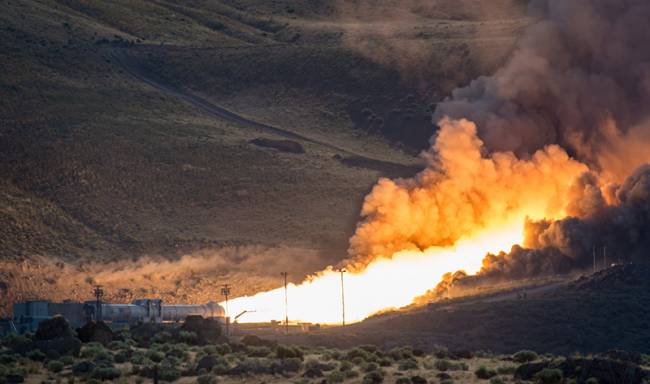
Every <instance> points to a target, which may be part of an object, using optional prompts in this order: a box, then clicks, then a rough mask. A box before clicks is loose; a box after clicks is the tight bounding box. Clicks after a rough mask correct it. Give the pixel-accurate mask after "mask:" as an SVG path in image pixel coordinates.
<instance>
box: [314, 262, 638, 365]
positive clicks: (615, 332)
mask: <svg viewBox="0 0 650 384" xmlns="http://www.w3.org/2000/svg"><path fill="white" fill-rule="evenodd" d="M649 282H650V266H648V265H641V264H640V265H632V264H628V265H620V266H615V267H611V268H608V269H605V270H602V271H599V272H597V273H596V274H593V275H586V276H582V277H580V278H578V279H576V280H572V281H570V282H568V283H567V284H563V285H557V286H555V287H553V289H548V290H538V292H537V293H536V292H535V291H534V290H529V292H528V295H527V297H526V298H525V299H521V298H518V297H516V296H514V295H512V296H511V295H498V296H496V297H492V296H487V297H485V298H481V299H470V300H465V299H459V300H451V301H442V302H437V303H432V304H430V305H429V306H428V307H427V308H425V309H417V310H413V311H411V312H408V311H407V312H405V313H401V314H400V313H398V314H387V315H379V316H376V317H374V318H370V319H368V320H366V321H364V322H362V323H359V324H356V325H352V326H348V327H347V329H346V330H345V331H341V330H330V331H328V332H325V335H327V336H326V337H323V338H321V337H320V336H311V339H310V342H312V343H313V342H316V343H324V344H326V345H337V346H351V345H354V344H355V343H356V344H359V343H361V344H363V343H367V342H370V343H374V344H377V345H380V346H383V347H392V346H395V345H402V344H407V345H414V346H417V347H419V348H423V349H425V350H431V349H432V348H434V347H446V348H449V349H450V350H485V351H492V352H495V353H514V352H516V351H519V350H523V349H532V350H535V351H538V352H542V353H546V352H548V353H553V354H561V355H565V356H569V355H571V354H572V353H574V352H581V353H602V352H606V351H608V350H611V349H621V350H626V351H630V352H637V353H646V354H647V353H648V352H649V351H650V350H649V349H648V345H650V344H649V341H650V332H649V331H648V330H649V327H648V325H649V324H648V319H647V318H646V317H645V316H639V314H643V313H647V308H648V305H649V304H650V295H648V292H649V290H648V288H649V286H648V285H649ZM513 296H514V297H513ZM337 335H338V336H337Z"/></svg>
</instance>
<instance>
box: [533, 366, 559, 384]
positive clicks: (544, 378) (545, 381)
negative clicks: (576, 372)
mask: <svg viewBox="0 0 650 384" xmlns="http://www.w3.org/2000/svg"><path fill="white" fill-rule="evenodd" d="M563 378H564V375H563V374H562V371H561V370H559V369H553V368H544V369H542V370H541V371H539V372H538V373H537V374H536V375H535V380H536V382H537V383H540V384H559V383H561V382H562V379H563Z"/></svg>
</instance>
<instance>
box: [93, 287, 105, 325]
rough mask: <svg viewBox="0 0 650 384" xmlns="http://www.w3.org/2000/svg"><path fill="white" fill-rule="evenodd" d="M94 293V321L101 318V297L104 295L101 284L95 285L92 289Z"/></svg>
mask: <svg viewBox="0 0 650 384" xmlns="http://www.w3.org/2000/svg"><path fill="white" fill-rule="evenodd" d="M93 293H94V294H95V311H96V312H95V321H101V320H102V297H104V289H102V286H101V285H95V288H94V289H93Z"/></svg>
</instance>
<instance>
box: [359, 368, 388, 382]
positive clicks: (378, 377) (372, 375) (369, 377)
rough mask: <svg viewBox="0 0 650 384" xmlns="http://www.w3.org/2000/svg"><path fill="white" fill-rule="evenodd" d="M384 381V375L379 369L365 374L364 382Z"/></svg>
mask: <svg viewBox="0 0 650 384" xmlns="http://www.w3.org/2000/svg"><path fill="white" fill-rule="evenodd" d="M383 382H384V375H383V374H382V373H381V372H379V371H372V372H368V373H366V374H365V376H363V384H379V383H383Z"/></svg>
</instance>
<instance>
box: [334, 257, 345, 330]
mask: <svg viewBox="0 0 650 384" xmlns="http://www.w3.org/2000/svg"><path fill="white" fill-rule="evenodd" d="M336 271H337V272H339V273H340V274H341V317H342V320H343V322H342V324H343V326H344V327H345V286H344V284H343V274H344V273H345V272H347V271H346V270H345V269H344V268H341V269H337V270H336Z"/></svg>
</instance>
